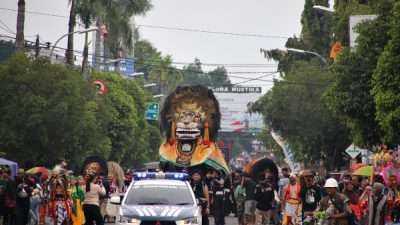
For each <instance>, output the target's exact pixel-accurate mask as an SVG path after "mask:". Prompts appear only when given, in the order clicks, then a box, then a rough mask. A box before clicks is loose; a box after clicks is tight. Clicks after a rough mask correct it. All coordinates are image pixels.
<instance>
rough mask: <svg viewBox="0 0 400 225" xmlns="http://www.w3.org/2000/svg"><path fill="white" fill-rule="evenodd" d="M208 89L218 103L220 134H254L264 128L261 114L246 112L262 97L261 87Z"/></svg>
mask: <svg viewBox="0 0 400 225" xmlns="http://www.w3.org/2000/svg"><path fill="white" fill-rule="evenodd" d="M210 89H212V90H213V92H214V95H215V97H216V98H217V100H218V102H219V107H220V111H221V130H220V131H221V132H254V131H258V130H260V129H262V128H263V127H264V122H263V117H262V115H261V114H258V113H249V112H248V106H249V105H250V104H252V103H254V102H256V101H257V100H258V99H259V98H260V97H262V88H261V87H244V86H221V87H214V88H210Z"/></svg>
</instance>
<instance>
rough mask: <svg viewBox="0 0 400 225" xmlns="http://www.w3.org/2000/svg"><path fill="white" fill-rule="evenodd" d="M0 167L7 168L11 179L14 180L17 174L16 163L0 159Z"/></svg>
mask: <svg viewBox="0 0 400 225" xmlns="http://www.w3.org/2000/svg"><path fill="white" fill-rule="evenodd" d="M0 166H8V167H9V168H10V170H11V177H12V178H13V179H14V177H15V176H17V172H18V163H16V162H13V161H10V160H7V159H4V158H0Z"/></svg>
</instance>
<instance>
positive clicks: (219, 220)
mask: <svg viewBox="0 0 400 225" xmlns="http://www.w3.org/2000/svg"><path fill="white" fill-rule="evenodd" d="M213 196H214V199H213V205H214V212H213V216H214V222H215V225H225V207H226V190H225V188H224V179H222V178H220V179H217V180H216V181H215V185H214V189H213Z"/></svg>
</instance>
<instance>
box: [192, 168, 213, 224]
mask: <svg viewBox="0 0 400 225" xmlns="http://www.w3.org/2000/svg"><path fill="white" fill-rule="evenodd" d="M190 184H191V186H192V189H193V192H194V196H195V197H196V199H197V201H198V202H199V204H200V205H201V209H202V210H201V215H202V220H201V221H202V225H209V220H208V215H209V214H210V199H209V191H208V187H207V185H206V184H205V183H204V182H203V180H202V177H201V172H200V171H198V170H195V171H193V172H192V176H191V180H190Z"/></svg>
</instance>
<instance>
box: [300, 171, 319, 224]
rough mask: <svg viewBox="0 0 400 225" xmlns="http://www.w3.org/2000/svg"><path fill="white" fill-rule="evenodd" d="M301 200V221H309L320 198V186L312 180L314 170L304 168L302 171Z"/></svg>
mask: <svg viewBox="0 0 400 225" xmlns="http://www.w3.org/2000/svg"><path fill="white" fill-rule="evenodd" d="M300 195H301V202H302V206H303V208H302V209H303V210H302V219H303V223H311V221H312V215H313V212H314V211H315V210H316V209H317V207H318V202H319V201H320V200H321V198H322V196H321V188H320V187H319V186H318V185H317V184H315V182H314V172H313V171H310V170H306V171H304V172H303V182H302V184H301V191H300Z"/></svg>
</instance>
